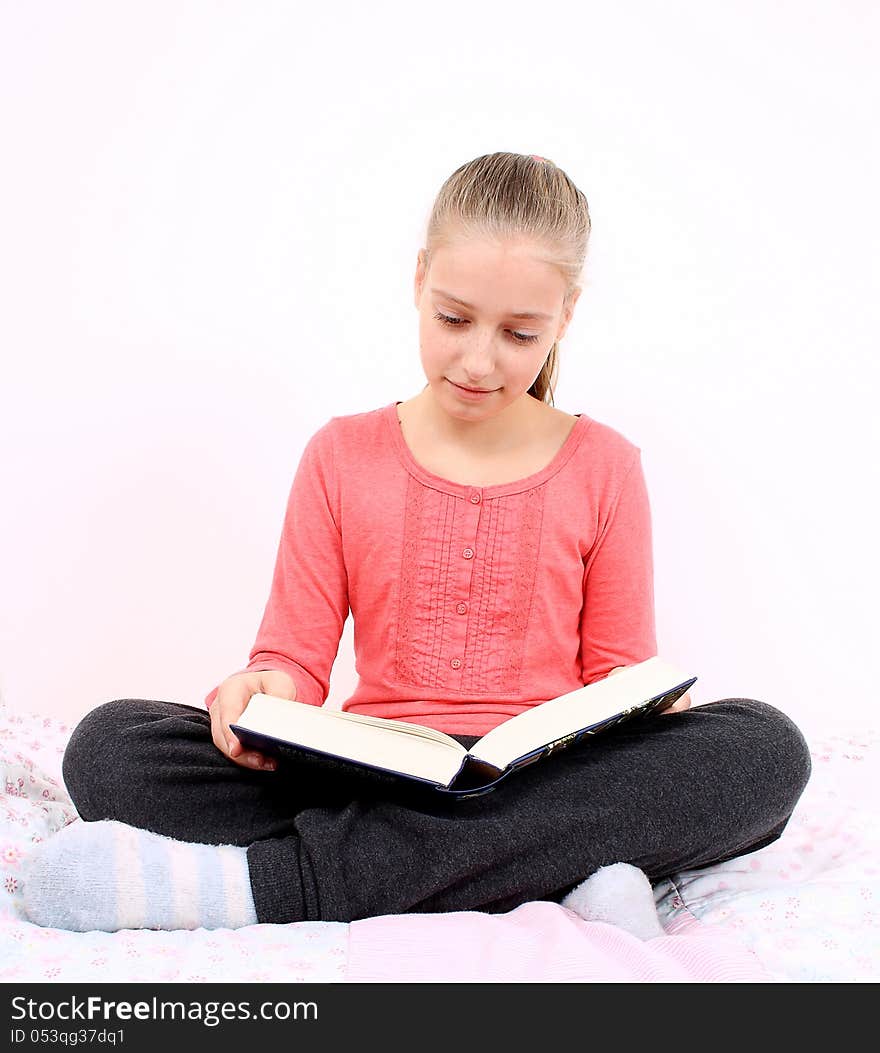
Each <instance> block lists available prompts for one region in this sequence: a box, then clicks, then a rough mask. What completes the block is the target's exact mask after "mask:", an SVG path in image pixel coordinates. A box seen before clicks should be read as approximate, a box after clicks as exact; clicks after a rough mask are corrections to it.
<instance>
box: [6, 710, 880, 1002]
mask: <svg viewBox="0 0 880 1053" xmlns="http://www.w3.org/2000/svg"><path fill="white" fill-rule="evenodd" d="M71 730H72V728H71V727H69V726H68V725H66V724H64V723H62V722H60V721H58V720H55V719H52V718H48V717H41V716H39V715H37V714H33V713H27V712H12V711H10V710H8V709H7V708H6V707H3V706H0V779H2V799H0V818H2V822H0V981H3V982H27V981H30V982H46V981H57V982H79V981H87V980H91V981H95V980H101V979H104V978H108V977H112V978H113V979H114V981H122V982H171V983H180V982H194V983H200V982H201V983H212V982H213V983H216V982H218V981H234V982H279V981H281V982H370V981H379V980H395V979H399V980H426V981H428V980H455V979H461V980H468V981H473V982H479V981H498V980H511V981H533V982H542V981H543V982H552V981H555V982H566V981H581V982H583V981H590V982H601V981H618V982H620V981H636V982H638V981H668V982H714V981H732V982H736V981H751V982H790V981H854V980H856V981H858V980H864V981H876V980H877V979H880V910H878V880H877V878H878V872H880V863H878V858H880V856H878V832H877V830H876V823H875V821H874V811H875V808H874V801H875V800H876V795H877V791H878V789H880V779H878V772H880V760H878V757H880V749H878V739H880V735H878V732H877V731H876V730H872V729H863V728H853V729H850V730H840V729H838V730H837V731H836V732H835V733H833V734H816V735H814V736H810V735H809V734H808V736H807V737H808V741H810V745H811V752H812V756H813V777H812V778H811V780H810V783H809V784H808V786H807V789H806V790H805V792H804V795H803V797H802V799H801V801H800V802H799V804H798V807H797V809H796V810H795V813H794V815H793V816H792V819H791V821H790V822H789V825H788V827H787V828H786V831H785V833H784V834H783V836H782V838H780V840H779V841H778V842H776V843H774V844H773V845H768V846H767V847H766V848H764V849H761V850H760V851H758V852H755V853H751V854H750V855H747V856H742V857H740V858H739V859H736V860H731V861H729V862H727V863H723V864H719V865H717V866H715V867H710V868H707V869H705V870H700V871H682V872H681V873H679V874H676V875H674V877H673V878H671V879H668V880H666V881H662V882H660V883H659V884H657V885H656V886H655V888H654V897H655V903H656V907H657V911H658V914H659V916H660V919H661V922H662V923H663V926H664V930H665V935H664V936H662V937H656V938H655V939H653V940H649V941H645V942H643V941H640V940H637V939H636V938H635V937H633V936H630V935H629V934H628V933H626V932H624V931H623V930H622V929H618V928H616V927H615V926H611V925H607V924H605V923H602V922H595V921H585V920H584V919H582V918H580V917H579V916H578V915H577V914H575V913H574V912H573V911H571V910H569V909H567V908H565V907H563V906H561V905H560V904H556V903H551V902H548V901H538V902H534V903H526V904H523V905H522V906H520V907H518V908H516V910H513V911H510V912H508V913H507V914H502V915H488V914H483V913H481V912H475V911H461V912H454V913H449V914H408V915H400V916H386V917H380V918H369V919H363V920H360V921H355V922H352V923H343V922H297V923H294V924H289V925H251V926H247V927H245V928H243V929H236V930H230V929H216V930H206V929H196V930H179V931H172V932H165V931H156V930H147V929H144V930H123V931H121V932H116V933H103V932H87V933H74V932H66V931H63V930H59V929H51V928H41V927H40V926H37V925H34V924H32V923H31V922H29V921H28V920H27V918H26V916H25V914H24V911H23V908H22V887H23V886H22V870H23V863H24V860H25V858H26V856H27V855H28V853H29V852H30V850H31V848H32V847H33V845H34V844H36V843H37V842H39V841H41V840H43V839H44V838H46V837H49V836H51V835H52V834H53V833H54V832H55V831H56V830H59V829H61V827H62V826H64V825H65V824H66V823H68V822H72V821H73V820H74V819H75V818H76V811H75V809H74V807H73V804H72V802H71V801H70V798H69V797H68V795H67V793H66V790H65V788H64V784H63V780H62V777H61V757H62V754H63V751H64V746H65V744H66V742H67V739H68V737H69V735H70V732H71Z"/></svg>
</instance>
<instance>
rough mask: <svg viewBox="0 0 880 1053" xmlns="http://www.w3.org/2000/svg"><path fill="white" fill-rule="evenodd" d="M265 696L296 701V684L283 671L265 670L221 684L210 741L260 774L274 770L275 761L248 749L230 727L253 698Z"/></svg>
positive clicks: (227, 754)
mask: <svg viewBox="0 0 880 1053" xmlns="http://www.w3.org/2000/svg"><path fill="white" fill-rule="evenodd" d="M258 693H262V694H265V695H277V696H278V697H279V698H289V699H290V700H291V701H295V700H296V684H295V683H294V682H293V677H292V676H291V675H290V674H289V673H283V672H281V670H280V669H264V670H259V671H257V672H251V673H234V674H233V675H232V676H230V677H227V679H226V680H224V681H223V683H222V684H221V685H220V687H219V689H218V691H217V695H216V697H215V699H214V701H213V702H212V704H211V709H210V715H211V738H212V739H213V740H214V745H215V746H216V747H217V749H218V750H220V752H221V753H223V754H224V755H225V756H226V757H228V758H229V759H230V760H231V761H234V762H235V763H236V764H240V765H241V766H242V767H244V768H255V769H257V770H260V771H274V770H275V768H276V763H275V760H274V758H272V757H266V756H265V755H264V754H262V753H259V752H258V751H257V750H246V749H245V748H244V746H242V744H241V742H240V741H239V740H238V738H237V737H236V735H235V732H233V731H232V730H231V729H230V727H229V725H230V724H234V723H235V721H236V720H238V718H239V717H240V716H241V714H242V713H243V712H244V708H245V706H246V705H247V704H248V702H249V701H250V697H251V695H255V694H258Z"/></svg>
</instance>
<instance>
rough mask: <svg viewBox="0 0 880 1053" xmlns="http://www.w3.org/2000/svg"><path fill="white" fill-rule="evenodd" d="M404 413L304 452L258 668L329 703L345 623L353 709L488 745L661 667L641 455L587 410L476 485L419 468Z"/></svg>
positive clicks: (253, 658)
mask: <svg viewBox="0 0 880 1053" xmlns="http://www.w3.org/2000/svg"><path fill="white" fill-rule="evenodd" d="M397 406H398V403H397V402H392V403H390V404H389V405H387V406H385V407H383V408H382V409H377V410H372V411H369V412H365V413H355V414H350V415H347V416H340V417H332V418H331V419H330V420H329V421H328V422H327V423H326V424H325V425H323V426H322V427H321V428H320V429H319V430H318V431H317V432H316V433H315V434H314V435H313V436H312V438H311V439H309V441H308V443H307V444H306V446H305V449H304V451H303V454H302V457H301V459H300V463H299V466H298V468H297V470H296V473H295V477H294V480H293V485H292V487H291V490H290V496H289V498H288V502H287V509H286V513H285V516H284V523H283V526H282V530H281V540H280V544H279V548H278V555H277V558H276V562H275V570H274V574H273V579H272V586H271V591H270V594H269V599H268V602H267V604H266V609H265V613H264V615H263V619H262V622H261V624H260V627H259V630H258V632H257V638H256V641H255V643H254V646H253V648H252V650H251V653H250V660H249V662H248V664H247V666H246V667H245V669H246V670H262V669H281V670H284V671H285V672H288V673H289V674H290V675H291V676H292V677H293V680H294V683H295V684H296V691H297V693H296V697H297V699H298V700H300V701H302V702H307V703H311V704H313V705H322V704H323V703H324V702H325V701H326V699H327V697H328V694H329V680H330V670H331V668H332V665H333V662H334V660H335V659H336V655H337V653H338V649H339V640H340V637H341V635H342V630H343V627H344V624H345V621H346V618H347V617H348V613H349V609H350V610H351V613H352V617H353V620H354V649H355V667H356V670H357V674H358V684H357V687H356V689H355V692H354V694H353V695H351V696H350V697H349V698H348V699H346V700H345V701H343V702H342V709H344V710H347V711H350V712H353V713H364V714H367V715H370V716H379V717H391V718H396V719H400V720H407V721H411V722H412V723H415V724H422V725H425V726H428V727H432V728H437V729H438V730H440V731H445V732H447V733H449V734H462V735H483V734H485V733H486V732H487V731H490V730H491V729H492V728H494V727H496V726H497V725H498V724H501V723H502V722H503V721H505V720H507V719H509V718H510V717H513V716H516V714H518V713H522V712H523V711H524V710H526V709H529V708H530V707H532V706H535V705H539V704H540V703H541V702H544V701H546V700H548V699H551V698H555V697H557V696H558V695H562V694H565V693H567V692H569V691H573V690H575V689H576V688H578V687H581V686H582V685H584V684H589V683H592V682H593V681H594V680H597V679H599V678H601V677H603V676H605V675H606V674H607V673H609V672H610V670H611V669H613V668H614V667H615V666H621V665H631V664H633V663H635V662H641V661H644V660H645V659H647V658H650V657H652V656H653V655H655V654H656V653H657V647H656V638H655V625H654V583H653V556H652V545H651V513H650V506H649V500H648V493H647V488H646V485H645V478H644V473H643V471H642V464H641V450H640V448H639V447H638V446H635V445H634V444H633V443H631V442H630V441H629V440H627V439H626V438H625V437H624V436H623V435H621V434H620V433H619V432H617V431H615V430H614V429H613V428H611V427H609V426H608V425H606V424H602V423H600V422H599V421H597V420H594V419H592V418H591V417H588V416H587V415H586V414H584V413H581V414H578V419H577V423H576V424H575V425H574V427H573V428H572V430H571V432H570V433H569V435H568V437H567V438H566V440H565V443H564V445H563V446H562V448H561V449H560V450H559V452H558V453H557V454H556V456H555V457H554V458H553V460H552V461H551V462H550V464H548V465H547V466H546V467H545V468H543V469H542V470H541V471H539V472H537V473H535V474H533V475H530V476H528V477H526V478H524V479H520V480H517V481H516V482H509V483H502V484H500V485H497V486H468V485H464V484H460V483H455V482H451V481H449V480H447V479H443V478H442V477H440V476H438V475H434V474H433V473H432V472H430V471H428V470H427V469H425V468H423V467H422V466H421V465H420V464H419V463H418V462H417V461H416V459H415V457H414V455H413V453H412V451H411V450H410V449H409V447H408V446H407V444H406V442H405V440H404V438H403V432H402V430H401V427H400V422H399V420H398V416H397ZM243 671H245V670H240V672H243ZM218 688H219V685H218V687H215V688H214V689H213V690H212V691H211V692H210V693H209V694H208V695H207V697H206V698H205V703H206V705H207V706H208V707H210V705H211V703H212V702H213V701H214V698H215V697H216V694H217V690H218Z"/></svg>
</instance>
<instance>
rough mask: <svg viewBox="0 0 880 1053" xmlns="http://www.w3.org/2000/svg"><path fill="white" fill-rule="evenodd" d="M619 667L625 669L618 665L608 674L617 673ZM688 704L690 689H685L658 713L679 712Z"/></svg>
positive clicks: (688, 705) (688, 706)
mask: <svg viewBox="0 0 880 1053" xmlns="http://www.w3.org/2000/svg"><path fill="white" fill-rule="evenodd" d="M621 669H626V666H625V665H619V666H617V668H616V669H612V670H611V672H610V673H609V674H608V675H609V676H614V674H615V673H619V672H620V671H621ZM690 705H691V693H690V691H685V693H684V694H683V695H682V696H681V698H677V699H676V700H675V701H674V702H673V703H672V705H671V706H668V707H667V708H666V709H663V710H661V711H660V714H659V715H660V716H661V717H662V716H663V715H664V714H665V713H680V712H681V711H682V710H684V709H689V708H690Z"/></svg>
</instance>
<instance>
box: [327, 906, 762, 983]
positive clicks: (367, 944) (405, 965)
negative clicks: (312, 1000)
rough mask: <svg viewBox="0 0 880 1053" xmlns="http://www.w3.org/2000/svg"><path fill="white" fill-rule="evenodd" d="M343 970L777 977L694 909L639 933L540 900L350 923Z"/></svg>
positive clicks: (386, 976)
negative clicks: (496, 910)
mask: <svg viewBox="0 0 880 1053" xmlns="http://www.w3.org/2000/svg"><path fill="white" fill-rule="evenodd" d="M346 979H347V980H348V981H354V982H369V981H385V980H387V981H400V980H404V979H405V980H406V981H451V982H456V981H483V982H485V981H486V980H489V981H502V982H505V981H523V980H525V981H538V982H539V981H557V982H558V981H593V982H602V981H611V982H633V981H655V982H656V981H678V982H685V983H688V982H690V983H714V982H723V983H736V982H752V983H775V982H777V981H776V980H774V978H773V977H772V976H771V974H770V973H768V972H767V970H766V969H764V967H763V966H762V965H761V963H760V961H759V960H758V958H757V957H756V956H755V954H754V953H752V952H751V951H750V950H748V949H747V948H746V946H745V944H744V943H742V942H740V940H739V938H738V937H737V936H736V935H735V934H734V933H732V932H730V931H728V930H725V929H721V928H718V927H715V926H712V925H707V924H704V923H703V922H700V921H697V920H696V919H695V918H693V917H687V916H685V917H680V918H677V919H675V921H674V922H673V923H671V924H670V925H669V926H668V927H667V929H666V933H665V935H663V936H657V937H655V938H654V939H651V940H646V941H643V940H640V939H638V938H637V937H635V936H632V935H630V933H628V932H626V931H625V930H624V929H621V928H618V927H617V926H615V925H609V924H607V923H606V922H602V921H585V920H584V919H583V918H581V917H580V916H579V915H578V914H575V913H574V911H571V910H569V909H568V908H566V907H563V906H561V905H560V904H558V903H552V902H549V901H544V900H537V901H534V902H530V903H524V904H523V905H522V906H520V907H517V908H516V909H515V910H512V911H509V912H508V913H506V914H483V913H480V912H478V911H457V912H452V913H447V914H399V915H384V916H382V917H378V918H365V919H363V920H362V921H353V922H351V923H350V925H349V959H348V970H347V975H346Z"/></svg>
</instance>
